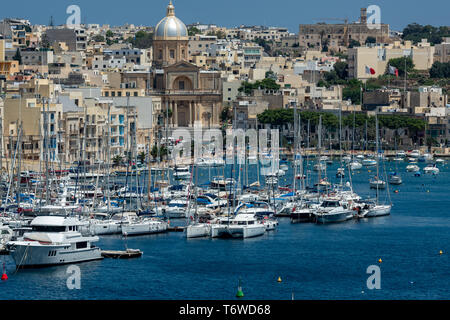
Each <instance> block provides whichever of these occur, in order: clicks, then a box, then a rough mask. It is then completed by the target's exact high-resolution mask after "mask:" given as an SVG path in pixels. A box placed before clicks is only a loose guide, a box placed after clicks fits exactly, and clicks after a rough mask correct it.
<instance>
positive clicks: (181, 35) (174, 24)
mask: <svg viewBox="0 0 450 320" xmlns="http://www.w3.org/2000/svg"><path fill="white" fill-rule="evenodd" d="M154 35H155V36H154V39H155V40H188V32H187V28H186V25H185V24H184V23H183V22H182V21H181V20H180V19H178V18H177V17H175V7H174V6H173V4H172V1H170V3H169V5H168V6H167V15H166V17H165V18H164V19H162V20H161V21H160V22H159V23H158V24H157V25H156V28H155V33H154Z"/></svg>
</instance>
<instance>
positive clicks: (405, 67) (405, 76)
mask: <svg viewBox="0 0 450 320" xmlns="http://www.w3.org/2000/svg"><path fill="white" fill-rule="evenodd" d="M406 74H407V72H406V56H405V92H406Z"/></svg>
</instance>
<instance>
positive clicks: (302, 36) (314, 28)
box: [298, 8, 390, 51]
mask: <svg viewBox="0 0 450 320" xmlns="http://www.w3.org/2000/svg"><path fill="white" fill-rule="evenodd" d="M338 20H343V21H344V23H340V24H327V23H318V24H301V25H300V27H299V34H298V36H299V45H300V48H301V49H303V50H306V49H308V48H316V49H322V47H323V45H324V44H326V45H327V46H328V48H329V49H333V50H336V51H345V50H346V48H347V47H348V45H349V44H350V42H351V40H355V41H358V42H359V43H360V44H361V45H364V44H365V42H366V40H367V38H368V37H373V38H375V39H376V42H377V43H389V42H390V38H389V25H387V24H380V26H379V28H369V27H368V26H367V9H365V8H362V9H361V16H360V19H359V21H358V22H355V23H348V21H347V20H346V19H338Z"/></svg>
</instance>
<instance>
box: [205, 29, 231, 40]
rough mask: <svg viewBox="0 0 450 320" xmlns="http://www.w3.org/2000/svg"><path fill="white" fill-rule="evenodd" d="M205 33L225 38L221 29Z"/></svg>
mask: <svg viewBox="0 0 450 320" xmlns="http://www.w3.org/2000/svg"><path fill="white" fill-rule="evenodd" d="M207 35H208V36H216V37H217V39H225V38H226V37H227V35H226V33H225V32H223V31H221V30H217V31H210V32H208V33H207Z"/></svg>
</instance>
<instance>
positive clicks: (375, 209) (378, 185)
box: [365, 115, 392, 217]
mask: <svg viewBox="0 0 450 320" xmlns="http://www.w3.org/2000/svg"><path fill="white" fill-rule="evenodd" d="M375 125H376V148H377V149H376V150H377V154H378V153H379V147H378V142H379V137H378V135H379V132H378V119H377V118H376V115H375ZM376 159H377V160H376V162H377V164H376V166H377V176H376V177H375V179H374V180H371V181H370V187H371V188H373V187H374V188H375V189H376V190H377V197H376V202H375V204H374V205H372V206H369V209H368V211H367V214H366V215H365V216H366V217H380V216H385V215H389V214H391V208H392V204H389V205H387V204H384V205H381V204H379V203H378V200H379V192H378V190H380V189H385V188H386V182H385V181H383V180H381V179H379V178H378V177H379V161H380V158H379V157H376ZM388 195H389V188H388Z"/></svg>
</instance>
